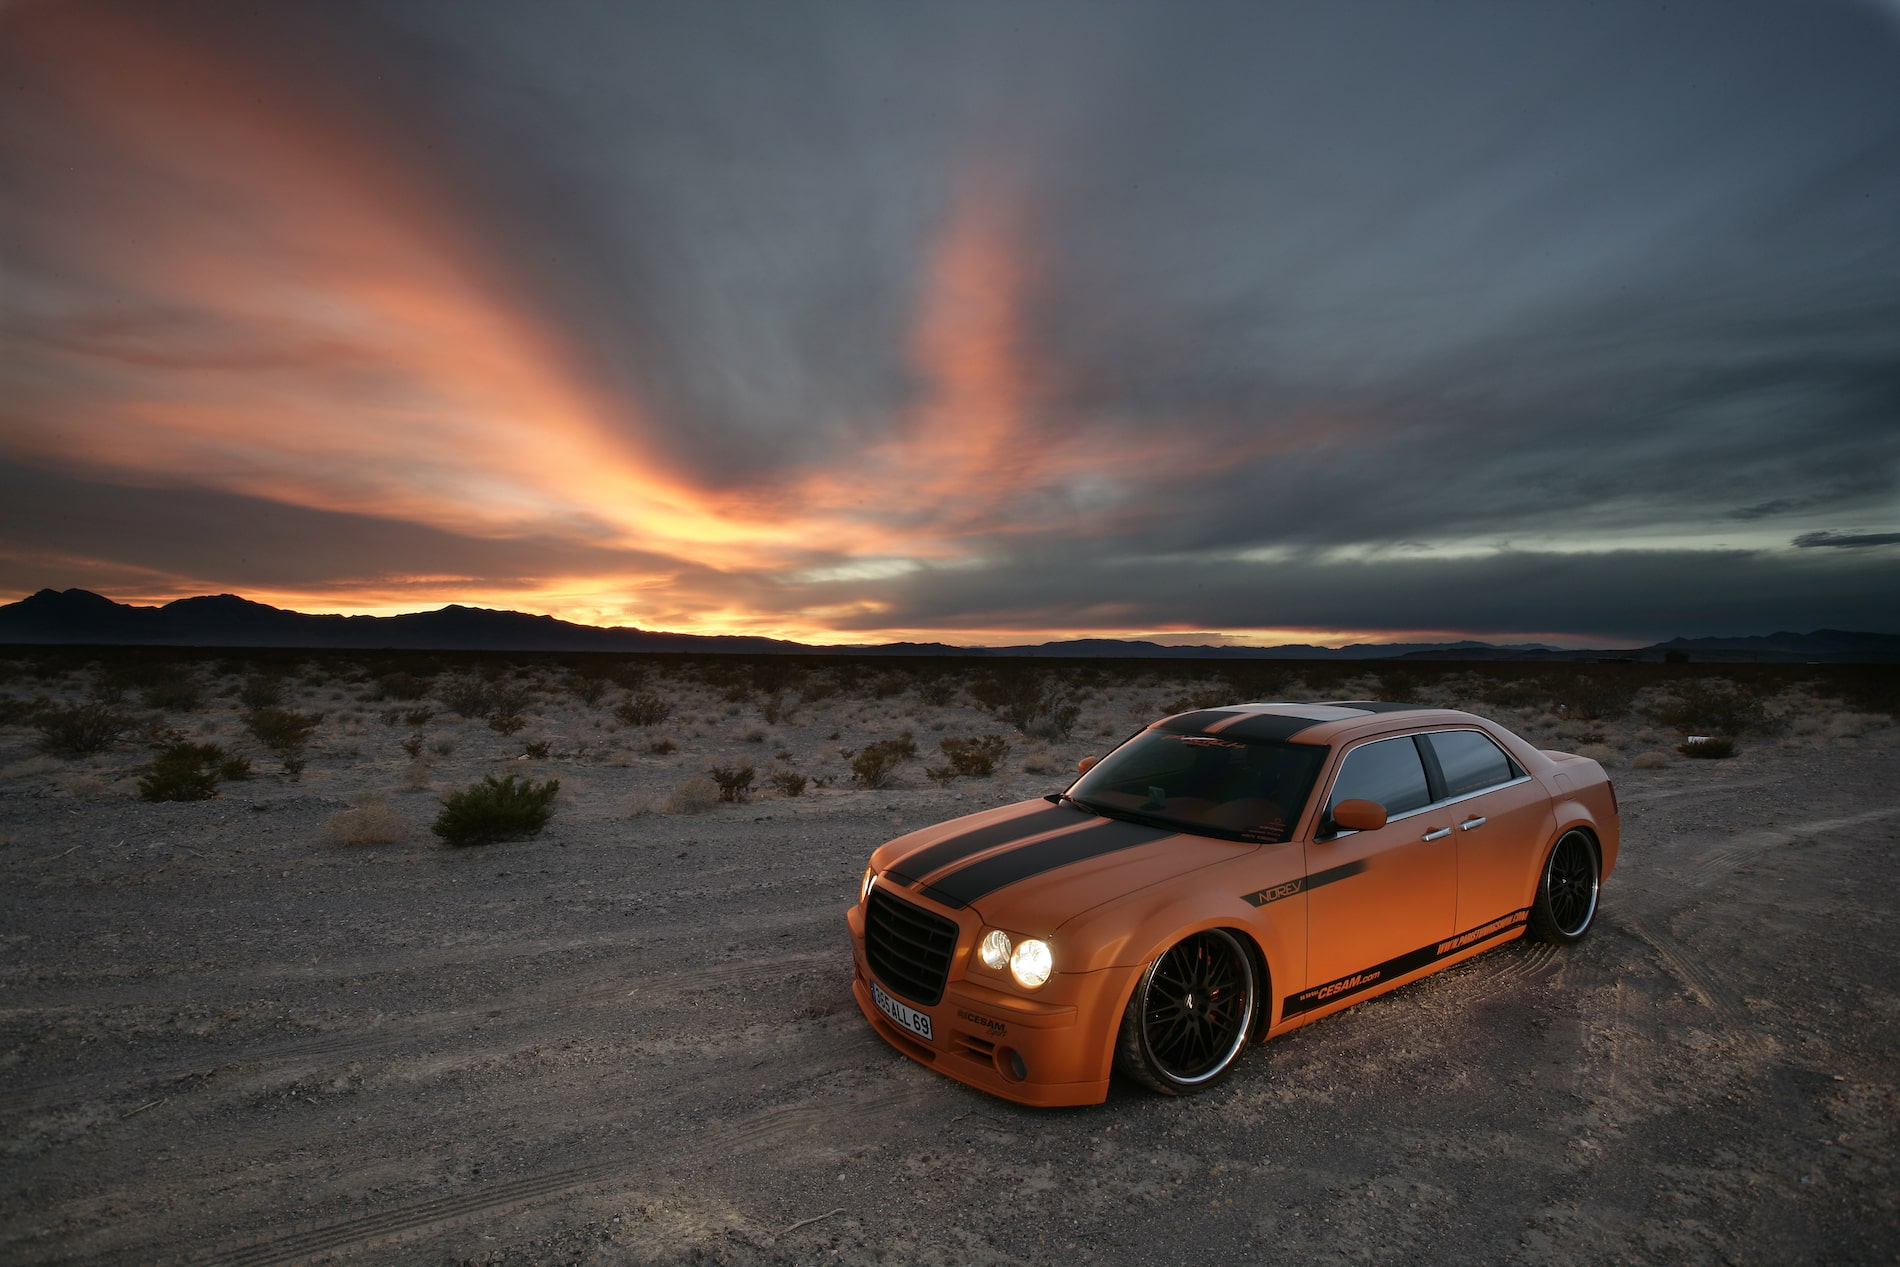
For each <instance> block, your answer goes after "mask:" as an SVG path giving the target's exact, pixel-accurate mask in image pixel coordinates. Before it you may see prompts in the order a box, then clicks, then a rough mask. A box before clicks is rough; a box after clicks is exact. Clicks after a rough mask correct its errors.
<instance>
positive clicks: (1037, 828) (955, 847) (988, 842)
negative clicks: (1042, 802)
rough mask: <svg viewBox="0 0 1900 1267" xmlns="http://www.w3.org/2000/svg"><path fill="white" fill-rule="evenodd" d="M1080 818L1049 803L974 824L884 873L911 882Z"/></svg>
mask: <svg viewBox="0 0 1900 1267" xmlns="http://www.w3.org/2000/svg"><path fill="white" fill-rule="evenodd" d="M1082 817H1083V814H1082V813H1081V811H1080V810H1073V809H1065V808H1064V807H1062V806H1060V805H1051V806H1050V807H1049V808H1048V809H1039V810H1037V811H1035V812H1034V813H1032V814H1024V815H1023V816H1022V817H1020V818H1012V819H1009V820H1008V821H1006V822H1001V823H995V824H992V825H991V826H989V827H977V828H974V829H972V830H970V831H966V832H963V833H962V834H960V835H956V836H952V837H950V838H949V839H948V840H939V841H938V842H937V843H936V844H934V845H931V846H929V847H928V848H924V849H919V850H918V851H917V852H916V853H914V854H912V855H911V856H910V857H908V858H905V859H904V860H903V861H902V862H899V863H898V864H897V865H896V866H895V867H892V868H891V869H890V870H888V871H886V872H885V873H884V874H885V875H887V876H889V877H890V878H891V879H892V880H894V881H896V882H897V883H898V884H902V885H912V884H915V883H917V881H919V880H921V879H923V878H924V877H925V876H927V875H929V874H930V873H931V872H933V871H941V870H942V869H943V868H945V867H947V866H949V865H951V864H952V863H956V862H962V861H963V860H964V859H965V858H968V857H969V856H970V855H972V854H978V853H982V852H983V851H984V850H985V849H992V848H994V847H996V846H997V845H1001V844H1006V843H1007V842H1009V841H1012V840H1019V839H1021V838H1022V837H1024V836H1040V835H1041V834H1042V833H1043V832H1046V831H1054V830H1055V829H1056V828H1058V827H1066V826H1068V825H1069V824H1071V823H1074V822H1076V821H1077V820H1079V819H1081V818H1082Z"/></svg>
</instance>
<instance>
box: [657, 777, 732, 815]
mask: <svg viewBox="0 0 1900 1267" xmlns="http://www.w3.org/2000/svg"><path fill="white" fill-rule="evenodd" d="M718 803H719V789H718V788H717V787H714V786H713V782H712V780H711V779H702V778H691V779H688V780H686V782H684V783H682V784H680V785H679V786H678V787H676V788H674V789H673V794H672V795H671V796H669V797H667V798H666V805H665V806H664V807H663V808H664V810H665V812H666V813H668V814H704V813H705V812H706V811H708V810H710V809H711V808H712V807H713V806H714V805H717V804H718Z"/></svg>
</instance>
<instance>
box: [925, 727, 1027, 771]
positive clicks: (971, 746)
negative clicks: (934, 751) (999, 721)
mask: <svg viewBox="0 0 1900 1267" xmlns="http://www.w3.org/2000/svg"><path fill="white" fill-rule="evenodd" d="M937 747H938V748H940V749H942V750H943V755H944V757H945V759H946V760H948V761H949V763H950V772H951V773H952V774H961V775H966V776H968V777H970V778H973V779H980V778H984V777H986V776H988V775H991V774H994V773H995V772H996V763H997V762H999V761H1001V760H1002V759H1003V755H1004V754H1005V753H1007V752H1008V751H1009V744H1008V743H1007V742H1006V741H1005V740H1004V739H1003V737H1002V736H1001V735H985V736H983V737H982V738H981V739H958V738H955V737H952V738H947V739H944V740H942V741H941V742H939V743H938V744H937ZM926 773H928V771H926Z"/></svg>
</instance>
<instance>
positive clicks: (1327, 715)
mask: <svg viewBox="0 0 1900 1267" xmlns="http://www.w3.org/2000/svg"><path fill="white" fill-rule="evenodd" d="M1396 713H1404V714H1407V716H1405V717H1403V718H1399V717H1393V716H1391V714H1396ZM1476 720H1477V718H1475V717H1473V716H1472V715H1471V714H1470V713H1461V712H1458V711H1456V710H1454V709H1449V708H1431V707H1428V706H1427V705H1424V704H1394V703H1388V702H1385V701H1382V700H1335V701H1327V702H1317V703H1299V704H1276V703H1268V702H1261V703H1253V704H1225V705H1222V706H1221V707H1219V708H1199V709H1195V710H1194V711H1193V712H1188V713H1176V714H1175V715H1174V716H1172V717H1164V718H1162V719H1161V720H1160V721H1158V722H1156V723H1155V726H1156V727H1157V728H1159V729H1162V730H1169V731H1176V732H1196V733H1200V734H1209V735H1229V736H1232V737H1233V738H1235V739H1291V740H1294V741H1296V742H1298V743H1310V744H1330V743H1336V742H1338V741H1339V740H1341V739H1348V738H1351V737H1353V736H1354V735H1355V734H1357V733H1359V732H1361V731H1371V730H1384V729H1395V728H1397V727H1392V726H1390V725H1387V724H1385V723H1390V722H1403V723H1404V724H1405V725H1408V726H1409V725H1429V724H1432V723H1439V724H1457V723H1463V724H1466V725H1469V724H1470V723H1472V722H1474V721H1476Z"/></svg>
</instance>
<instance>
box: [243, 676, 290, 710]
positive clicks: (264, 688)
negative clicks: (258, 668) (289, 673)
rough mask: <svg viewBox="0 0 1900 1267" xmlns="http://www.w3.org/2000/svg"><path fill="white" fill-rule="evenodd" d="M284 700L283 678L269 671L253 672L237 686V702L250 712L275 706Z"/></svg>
mask: <svg viewBox="0 0 1900 1267" xmlns="http://www.w3.org/2000/svg"><path fill="white" fill-rule="evenodd" d="M283 702H284V679H282V678H281V677H278V676H276V675H275V674H269V673H255V674H252V675H251V676H250V677H247V678H245V679H244V685H243V686H240V687H239V688H238V703H240V704H242V705H244V707H245V708H247V709H249V710H250V711H252V712H256V711H257V710H258V709H260V708H276V707H278V706H279V705H281V704H282V703H283Z"/></svg>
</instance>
